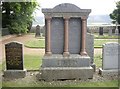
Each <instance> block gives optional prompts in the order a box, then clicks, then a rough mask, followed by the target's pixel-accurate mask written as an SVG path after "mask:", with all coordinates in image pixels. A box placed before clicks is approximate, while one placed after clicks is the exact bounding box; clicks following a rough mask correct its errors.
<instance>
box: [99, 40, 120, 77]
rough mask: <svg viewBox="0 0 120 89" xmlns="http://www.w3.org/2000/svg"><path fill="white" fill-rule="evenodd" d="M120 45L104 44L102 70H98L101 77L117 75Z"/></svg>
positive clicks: (115, 43)
mask: <svg viewBox="0 0 120 89" xmlns="http://www.w3.org/2000/svg"><path fill="white" fill-rule="evenodd" d="M119 50H120V44H118V43H117V42H114V43H106V44H104V45H103V60H102V68H100V70H99V73H100V74H101V75H102V76H105V75H111V76H112V75H118V68H119V67H118V64H119V63H118V62H119V57H120V53H119V52H118V51H119Z"/></svg>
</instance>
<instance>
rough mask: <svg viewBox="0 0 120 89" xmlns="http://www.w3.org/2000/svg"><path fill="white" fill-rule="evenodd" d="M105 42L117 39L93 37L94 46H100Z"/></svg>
mask: <svg viewBox="0 0 120 89" xmlns="http://www.w3.org/2000/svg"><path fill="white" fill-rule="evenodd" d="M107 42H118V40H117V39H101V40H100V39H99V40H98V39H94V48H102V45H103V44H105V43H107Z"/></svg>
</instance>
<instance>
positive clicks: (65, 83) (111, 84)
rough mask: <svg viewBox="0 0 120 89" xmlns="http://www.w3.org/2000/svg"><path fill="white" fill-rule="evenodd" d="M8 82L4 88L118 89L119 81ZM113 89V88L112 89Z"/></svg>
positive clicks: (4, 84) (4, 83) (27, 80)
mask: <svg viewBox="0 0 120 89" xmlns="http://www.w3.org/2000/svg"><path fill="white" fill-rule="evenodd" d="M16 81H17V82H16ZM16 81H6V82H3V83H2V85H3V87H11V86H12V87H118V81H117V80H108V81H103V82H80V81H52V82H44V81H34V82H33V80H29V79H28V78H26V80H25V81H23V80H21V81H19V80H16ZM26 82H27V83H26ZM110 89H111V88H110Z"/></svg>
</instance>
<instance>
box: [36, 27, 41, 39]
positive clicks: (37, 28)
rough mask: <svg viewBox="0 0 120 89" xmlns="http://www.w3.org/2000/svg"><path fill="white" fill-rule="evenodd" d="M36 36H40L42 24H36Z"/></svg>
mask: <svg viewBox="0 0 120 89" xmlns="http://www.w3.org/2000/svg"><path fill="white" fill-rule="evenodd" d="M35 37H40V26H39V25H37V26H36V32H35Z"/></svg>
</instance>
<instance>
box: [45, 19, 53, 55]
mask: <svg viewBox="0 0 120 89" xmlns="http://www.w3.org/2000/svg"><path fill="white" fill-rule="evenodd" d="M45 18H46V24H47V30H46V35H47V37H46V40H47V41H46V52H45V54H46V55H48V56H49V55H51V54H52V52H51V42H50V39H51V34H50V30H51V17H45Z"/></svg>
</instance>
